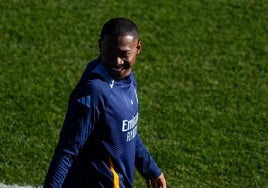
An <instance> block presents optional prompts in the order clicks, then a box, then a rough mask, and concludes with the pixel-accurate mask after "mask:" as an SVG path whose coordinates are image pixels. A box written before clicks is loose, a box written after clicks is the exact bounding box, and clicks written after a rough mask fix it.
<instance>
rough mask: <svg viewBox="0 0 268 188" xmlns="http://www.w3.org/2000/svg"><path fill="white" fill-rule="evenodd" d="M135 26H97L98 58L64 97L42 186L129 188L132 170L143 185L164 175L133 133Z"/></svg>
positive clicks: (120, 22)
mask: <svg viewBox="0 0 268 188" xmlns="http://www.w3.org/2000/svg"><path fill="white" fill-rule="evenodd" d="M141 47H142V43H141V41H140V40H139V36H138V30H137V27H136V25H135V24H134V23H133V22H132V21H130V20H128V19H125V18H114V19H111V20H109V21H108V22H106V23H105V24H104V26H103V28H102V31H101V35H100V39H99V49H100V56H99V58H97V59H96V60H94V61H92V62H90V63H89V64H88V66H87V68H86V70H85V72H84V74H83V75H82V77H81V80H80V81H79V83H78V84H77V86H76V88H75V89H74V90H73V92H72V93H71V95H70V98H69V105H68V110H67V113H66V117H65V121H64V124H63V127H62V130H61V133H60V139H59V142H58V144H57V147H56V149H55V153H54V156H53V158H52V161H51V163H50V167H49V169H48V172H47V176H46V179H45V183H44V187H45V188H47V187H53V188H54V187H75V188H84V187H85V188H87V187H94V188H98V187H103V188H109V187H113V188H119V187H120V188H124V187H132V184H133V178H134V168H135V167H136V168H137V169H138V171H139V172H140V173H141V175H142V176H143V177H144V178H145V179H146V184H147V187H159V188H160V187H161V188H165V187H166V181H165V178H164V175H163V174H162V172H161V171H160V169H159V168H158V167H157V165H156V164H155V162H154V160H153V159H152V157H151V155H150V154H149V152H148V151H147V150H146V149H145V147H144V145H143V144H142V142H141V139H140V137H139V135H138V134H137V121H138V97H137V90H136V81H135V78H134V75H133V73H132V68H133V66H134V64H135V61H136V56H137V54H139V53H140V51H141Z"/></svg>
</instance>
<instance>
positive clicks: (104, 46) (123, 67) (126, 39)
mask: <svg viewBox="0 0 268 188" xmlns="http://www.w3.org/2000/svg"><path fill="white" fill-rule="evenodd" d="M141 46H142V45H141V42H140V41H139V40H138V39H137V38H135V37H133V36H129V35H127V36H109V35H106V36H105V37H104V38H103V39H101V40H99V48H100V55H101V59H102V62H103V64H104V66H105V67H106V68H107V69H108V72H109V74H110V75H111V76H112V77H113V78H114V79H123V78H124V77H126V76H128V75H129V74H130V73H131V69H132V67H133V66H134V64H135V61H136V56H137V54H138V53H139V52H140V50H141Z"/></svg>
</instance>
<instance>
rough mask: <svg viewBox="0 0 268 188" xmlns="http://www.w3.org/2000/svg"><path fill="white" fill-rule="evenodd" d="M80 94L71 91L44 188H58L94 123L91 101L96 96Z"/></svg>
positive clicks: (94, 107)
mask: <svg viewBox="0 0 268 188" xmlns="http://www.w3.org/2000/svg"><path fill="white" fill-rule="evenodd" d="M80 91H82V92H79V91H76V90H75V91H74V92H73V93H72V94H71V96H70V99H69V106H68V110H67V113H66V116H65V120H64V123H63V127H62V130H61V133H60V139H59V142H58V144H57V146H56V149H55V152H54V156H53V158H52V160H51V162H50V166H49V169H48V172H47V175H46V179H45V182H44V188H49V187H53V188H56V187H62V184H63V183H64V180H65V178H66V175H67V173H68V171H69V168H70V167H71V166H72V163H73V161H74V159H75V158H76V157H77V155H78V153H79V151H80V149H81V148H82V146H83V145H84V143H85V142H86V140H87V139H88V138H89V137H90V135H91V133H92V130H93V128H94V125H95V122H96V121H98V105H97V104H96V103H97V102H96V101H97V99H96V97H95V96H98V95H97V94H96V93H94V92H95V91H96V89H94V88H92V87H88V86H87V87H86V88H82V89H81V90H80ZM85 91H86V92H85Z"/></svg>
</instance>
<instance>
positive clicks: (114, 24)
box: [100, 18, 139, 39]
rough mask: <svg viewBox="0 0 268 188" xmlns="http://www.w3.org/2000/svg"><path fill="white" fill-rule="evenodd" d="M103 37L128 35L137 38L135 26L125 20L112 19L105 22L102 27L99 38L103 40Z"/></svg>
mask: <svg viewBox="0 0 268 188" xmlns="http://www.w3.org/2000/svg"><path fill="white" fill-rule="evenodd" d="M105 35H112V36H122V35H125V36H126V35H130V36H133V37H135V38H139V33H138V28H137V26H136V24H135V23H134V22H132V21H131V20H129V19H127V18H112V19H110V20H109V21H107V22H106V23H105V24H104V25H103V27H102V30H101V34H100V38H101V39H103V38H104V36H105Z"/></svg>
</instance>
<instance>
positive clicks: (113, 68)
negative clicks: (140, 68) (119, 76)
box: [112, 67, 124, 72]
mask: <svg viewBox="0 0 268 188" xmlns="http://www.w3.org/2000/svg"><path fill="white" fill-rule="evenodd" d="M123 69H124V67H119V68H115V67H112V70H113V71H116V72H120V71H122V70H123Z"/></svg>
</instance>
